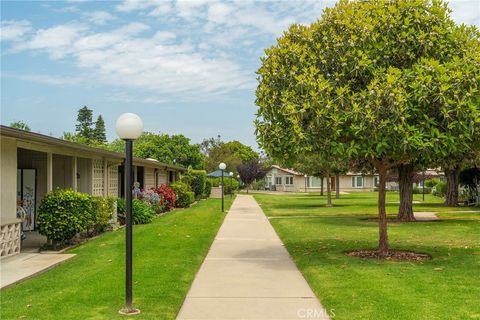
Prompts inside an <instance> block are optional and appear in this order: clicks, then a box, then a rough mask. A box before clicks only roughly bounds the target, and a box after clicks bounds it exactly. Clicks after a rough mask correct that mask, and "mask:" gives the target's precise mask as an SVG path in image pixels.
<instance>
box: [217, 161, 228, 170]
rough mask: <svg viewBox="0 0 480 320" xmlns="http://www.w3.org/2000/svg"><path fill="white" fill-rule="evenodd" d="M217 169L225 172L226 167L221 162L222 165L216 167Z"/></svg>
mask: <svg viewBox="0 0 480 320" xmlns="http://www.w3.org/2000/svg"><path fill="white" fill-rule="evenodd" d="M218 168H219V169H220V170H225V169H226V168H227V165H226V164H225V163H223V162H222V163H220V164H219V165H218Z"/></svg>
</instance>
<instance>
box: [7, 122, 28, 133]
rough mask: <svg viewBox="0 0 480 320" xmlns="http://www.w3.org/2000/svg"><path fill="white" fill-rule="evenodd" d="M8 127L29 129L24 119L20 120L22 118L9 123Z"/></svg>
mask: <svg viewBox="0 0 480 320" xmlns="http://www.w3.org/2000/svg"><path fill="white" fill-rule="evenodd" d="M10 127H12V128H15V129H20V130H25V131H30V127H29V126H28V124H27V123H26V122H25V121H22V120H19V121H15V122H12V123H10Z"/></svg>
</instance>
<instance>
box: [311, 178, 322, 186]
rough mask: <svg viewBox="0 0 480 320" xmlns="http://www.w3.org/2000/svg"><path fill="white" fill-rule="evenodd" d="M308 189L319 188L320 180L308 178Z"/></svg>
mask: <svg viewBox="0 0 480 320" xmlns="http://www.w3.org/2000/svg"><path fill="white" fill-rule="evenodd" d="M308 180H309V184H308V185H309V186H310V188H320V187H321V186H322V179H321V178H317V177H308Z"/></svg>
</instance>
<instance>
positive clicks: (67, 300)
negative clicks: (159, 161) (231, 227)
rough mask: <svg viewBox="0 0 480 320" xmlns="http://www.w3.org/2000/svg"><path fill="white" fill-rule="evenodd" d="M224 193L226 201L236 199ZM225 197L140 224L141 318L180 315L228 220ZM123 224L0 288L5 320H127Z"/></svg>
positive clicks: (137, 297) (137, 289) (137, 280)
mask: <svg viewBox="0 0 480 320" xmlns="http://www.w3.org/2000/svg"><path fill="white" fill-rule="evenodd" d="M231 202H232V201H231V200H230V198H229V197H227V198H226V208H228V207H229V206H230V204H231ZM220 210H221V209H220V200H219V199H209V200H206V201H201V202H200V203H198V204H196V205H194V206H193V207H191V208H189V209H184V210H175V211H173V212H171V213H168V214H167V215H165V216H162V217H159V218H156V219H154V221H153V222H152V223H151V224H147V225H138V226H134V262H133V265H134V287H133V295H134V305H135V306H136V307H137V308H139V309H140V310H141V312H142V313H141V314H140V315H138V316H135V318H136V319H174V318H175V316H176V314H177V313H178V311H179V309H180V307H181V304H182V303H183V300H184V298H185V296H186V294H187V291H188V289H189V287H190V285H191V283H192V281H193V279H194V277H195V274H196V272H197V270H198V269H199V268H200V264H201V263H202V261H203V259H204V257H205V256H206V254H207V252H208V249H209V247H210V245H211V243H212V242H213V239H214V237H215V235H216V233H217V231H218V229H219V227H220V225H221V223H222V221H223V218H224V214H222V213H221V212H220ZM124 243H125V230H124V229H122V230H118V231H116V232H111V233H107V234H104V235H102V236H100V237H99V238H96V239H94V240H91V241H89V242H87V243H86V244H84V245H82V246H80V247H77V248H75V249H73V250H70V251H69V253H76V254H77V256H76V257H74V258H73V259H72V260H70V261H68V262H66V263H65V264H63V265H60V266H59V267H57V268H55V269H53V270H51V271H49V272H47V273H44V274H42V275H40V276H38V277H36V278H33V279H31V280H27V281H25V282H23V283H20V284H18V285H16V286H14V287H11V288H7V289H5V290H3V291H2V292H1V308H0V318H1V319H2V320H3V319H75V320H80V319H81V320H83V319H115V318H118V319H122V318H123V319H124V317H122V316H120V315H118V313H117V312H118V310H119V309H120V308H121V307H122V306H123V302H124V299H125V293H124V292H125V289H124V288H125V280H124V279H125V276H124V275H125V267H124V266H125V262H124V261H125V253H124V251H125V249H124V248H125V245H124Z"/></svg>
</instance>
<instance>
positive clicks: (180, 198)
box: [170, 182, 195, 208]
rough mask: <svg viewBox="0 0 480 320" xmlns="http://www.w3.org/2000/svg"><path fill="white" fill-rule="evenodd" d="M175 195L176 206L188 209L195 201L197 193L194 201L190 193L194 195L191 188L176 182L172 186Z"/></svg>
mask: <svg viewBox="0 0 480 320" xmlns="http://www.w3.org/2000/svg"><path fill="white" fill-rule="evenodd" d="M170 187H171V188H172V189H173V192H174V193H175V206H176V207H178V208H187V207H189V206H190V205H191V204H192V203H193V202H194V201H195V193H194V192H193V199H191V198H190V195H189V194H188V193H192V191H191V189H190V186H189V185H188V184H186V183H183V182H175V183H172V184H171V185H170Z"/></svg>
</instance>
